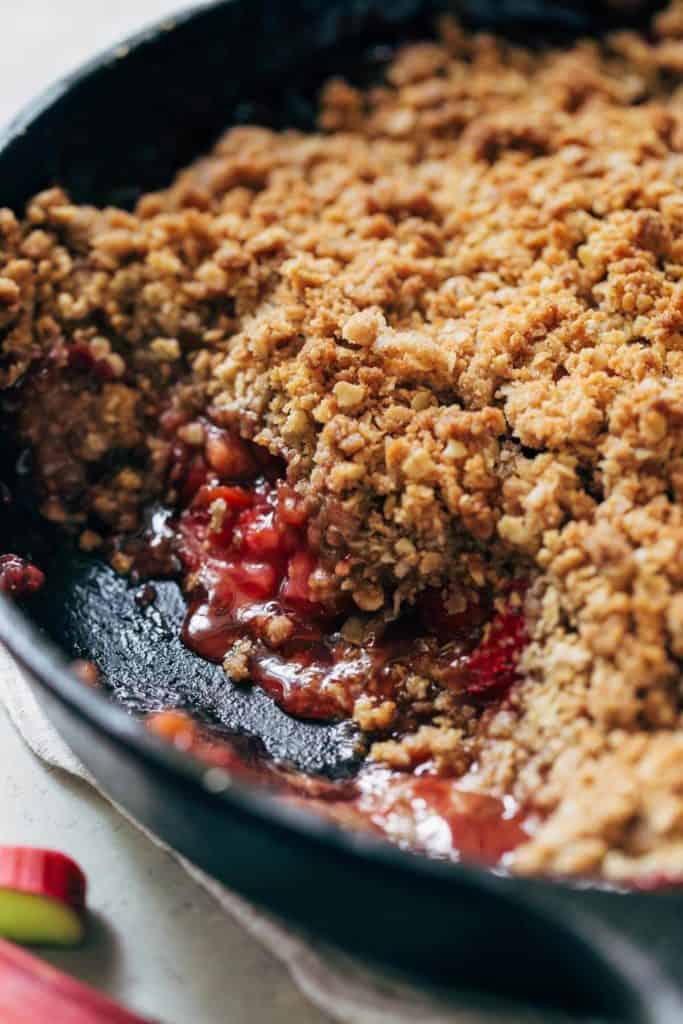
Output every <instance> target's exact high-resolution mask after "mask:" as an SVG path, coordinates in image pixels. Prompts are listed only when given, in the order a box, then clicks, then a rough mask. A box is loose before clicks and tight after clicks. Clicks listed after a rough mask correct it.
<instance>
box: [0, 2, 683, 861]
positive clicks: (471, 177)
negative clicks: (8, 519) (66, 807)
mask: <svg viewBox="0 0 683 1024" xmlns="http://www.w3.org/2000/svg"><path fill="white" fill-rule="evenodd" d="M682 74H683V4H680V3H675V4H673V5H672V7H671V8H670V9H669V10H667V11H666V12H664V13H663V14H662V15H660V16H659V17H658V18H657V19H656V20H655V22H654V26H653V33H652V35H651V36H650V37H647V38H646V37H640V36H637V35H635V34H633V33H626V32H621V33H617V34H615V35H613V36H611V37H609V38H608V39H607V40H605V41H604V43H597V42H594V41H582V42H579V43H577V44H575V45H571V46H568V47H567V48H565V49H562V50H554V51H547V50H546V51H543V52H533V53H532V52H530V51H527V50H524V49H521V48H517V47H514V46H512V45H509V44H507V43H505V42H502V41H500V40H497V39H495V38H493V37H491V36H488V35H467V34H465V33H463V32H462V31H461V30H460V29H459V28H458V26H457V25H455V23H454V22H452V21H446V22H445V23H444V24H443V25H442V32H441V41H440V42H439V43H423V44H419V45H413V46H410V47H407V48H405V49H404V50H402V51H400V52H399V53H398V54H397V55H396V57H395V59H394V60H393V61H392V63H391V65H390V66H389V68H388V70H387V73H386V79H385V81H384V82H383V83H382V84H380V85H378V86H376V87H374V88H371V89H369V90H368V91H367V92H365V93H362V92H360V91H359V90H357V89H355V88H354V87H353V86H351V85H349V84H348V83H346V82H343V81H338V80H335V81H332V82H330V83H329V84H328V85H327V87H326V88H325V90H324V92H323V95H322V100H321V112H320V130H319V132H317V133H310V134H302V133H299V132H293V131H286V132H280V133H277V132H272V131H269V130H266V129H264V128H257V127H241V128H235V129H232V130H231V131H229V132H228V133H227V134H226V135H225V136H224V137H223V138H222V139H221V141H220V142H219V143H218V145H217V146H216V148H215V150H214V151H213V152H212V153H211V154H210V155H209V156H207V157H205V158H203V159H201V160H199V161H198V162H197V163H195V164H194V165H193V166H191V167H190V168H189V169H187V170H185V171H183V172H182V173H181V174H180V175H179V176H178V178H177V179H176V181H175V182H174V183H173V185H172V186H171V187H170V188H169V189H167V190H166V191H163V192H159V193H155V194H152V195H147V196H145V197H144V198H143V199H142V200H141V201H140V202H139V204H138V207H137V210H136V211H135V213H126V212H123V211H121V210H116V209H105V210H97V209H94V208H92V207H79V206H74V205H72V204H71V203H70V201H69V199H68V197H67V196H66V195H65V194H64V193H63V192H62V191H60V190H59V189H51V190H50V191H48V192H44V193H42V194H41V195H39V196H37V197H36V198H35V199H34V200H33V201H32V202H31V203H30V204H29V206H28V208H27V211H26V216H25V219H24V220H23V221H22V222H18V221H17V220H16V218H15V217H14V215H13V214H12V213H11V212H9V211H7V210H5V211H0V331H1V332H2V334H1V335H0V336H2V337H3V338H4V341H3V361H2V363H1V364H0V367H1V368H0V375H1V376H0V383H1V384H2V385H4V386H5V387H7V386H10V385H13V384H15V383H16V382H17V381H19V380H20V379H21V378H22V375H23V374H25V372H26V371H27V369H28V368H29V367H30V366H31V365H32V364H34V363H35V361H36V359H38V358H39V359H42V360H43V361H44V363H45V365H46V367H47V369H46V371H45V373H44V374H43V376H42V377H37V378H36V379H35V380H34V379H32V378H29V383H28V385H27V386H26V389H25V391H24V397H25V401H24V407H23V412H22V417H21V430H22V433H23V435H24V436H25V437H26V438H27V439H28V440H29V441H30V442H32V444H33V446H34V448H35V451H36V453H37V464H38V469H39V475H40V478H41V481H42V488H43V493H44V512H45V514H46V515H47V516H48V517H49V518H52V519H55V520H57V521H62V522H67V523H73V524H77V525H79V528H80V529H83V530H84V532H83V533H82V536H81V546H82V547H84V548H85V549H90V548H94V547H96V546H98V545H99V543H100V532H101V531H103V530H105V528H109V529H110V530H111V529H115V530H130V529H133V528H134V527H135V526H136V525H137V524H138V522H139V512H140V509H141V507H142V506H143V505H144V503H145V502H146V501H148V500H149V499H150V498H151V497H153V496H156V495H158V494H159V493H160V492H161V490H162V487H163V483H162V481H163V480H164V478H165V471H166V467H167V465H168V463H169V459H170V458H171V452H170V442H169V441H168V440H165V439H164V437H163V435H162V434H161V433H160V432H159V431H158V430H157V419H158V416H159V413H160V407H161V405H160V396H161V395H164V396H165V397H164V404H165V405H169V404H170V405H171V406H172V408H175V409H178V410H182V411H183V413H184V414H185V415H186V423H185V425H184V426H183V428H182V430H183V431H184V433H183V434H182V435H181V437H182V440H183V441H184V442H185V443H186V444H187V445H189V446H197V447H198V448H202V446H205V447H206V448H207V453H208V455H207V457H208V458H209V461H211V458H212V456H211V453H210V451H209V447H210V444H211V443H212V442H211V439H210V438H207V437H206V436H205V429H204V426H203V425H202V424H201V423H200V422H199V420H198V419H195V418H194V417H195V416H196V415H198V414H199V413H201V412H203V411H205V410H206V409H207V408H208V409H210V411H211V416H212V418H213V420H214V422H216V423H218V424H221V425H224V426H230V427H232V428H237V429H238V430H239V432H240V433H241V434H242V436H243V437H245V438H248V439H250V440H253V441H255V442H256V443H257V444H259V445H262V446H265V447H266V448H267V449H268V450H269V451H270V452H271V453H273V454H275V455H278V456H281V457H283V458H284V460H285V461H286V464H287V473H288V478H289V482H290V484H292V485H294V486H295V487H296V489H297V490H298V492H299V493H300V495H302V496H303V497H304V498H305V499H306V502H307V506H308V509H309V512H310V515H311V524H312V525H311V535H312V539H313V541H314V543H315V545H316V547H318V548H319V549H320V552H321V555H322V557H323V565H324V570H323V571H320V572H319V573H318V574H317V576H316V580H315V586H316V589H317V596H318V598H319V599H320V600H322V601H325V600H327V599H330V598H331V597H333V596H334V595H336V594H337V593H338V592H339V591H342V592H344V593H347V594H350V595H351V596H352V598H353V600H354V601H355V604H356V606H357V607H358V609H360V611H361V612H363V613H367V614H369V615H384V616H385V617H386V616H390V615H393V614H395V613H397V612H398V610H399V609H400V608H401V607H402V606H406V605H409V604H410V603H411V602H412V601H413V600H414V598H415V596H416V595H417V594H418V593H419V592H420V591H422V590H424V589H425V588H426V587H434V586H437V587H444V586H447V587H448V589H449V594H450V600H451V602H455V604H456V605H457V602H458V601H460V602H461V603H462V604H463V605H464V602H465V599H466V596H467V594H470V593H473V592H476V591H478V590H480V589H481V588H482V587H484V586H485V585H487V584H491V585H493V586H494V588H495V585H496V583H497V581H498V580H500V579H501V578H506V577H508V576H509V574H510V572H511V571H512V570H513V569H514V570H515V571H517V572H518V573H519V572H522V573H523V574H524V575H526V577H527V578H528V579H529V580H530V581H531V584H532V585H531V586H530V589H529V591H528V595H527V598H526V615H527V620H528V623H529V628H530V630H531V633H532V642H531V643H530V645H529V647H528V648H527V650H526V653H525V655H524V657H523V662H522V665H521V668H522V677H523V678H522V681H521V682H520V683H519V685H518V686H517V687H516V689H515V691H514V692H513V694H512V696H511V698H510V700H509V701H508V702H507V703H506V704H505V705H504V706H503V707H501V708H500V709H499V710H497V711H495V712H492V713H491V714H490V715H488V716H487V717H486V720H485V726H486V727H485V728H482V727H481V723H479V725H477V721H476V720H475V718H474V717H473V712H472V710H471V709H467V708H465V709H463V708H462V707H459V708H455V707H452V706H450V704H449V698H448V694H447V692H445V691H441V692H440V691H439V689H438V687H436V689H435V687H434V681H433V680H431V681H430V680H421V679H420V678H419V677H417V676H415V677H411V678H409V679H407V680H406V681H405V685H404V687H403V691H402V699H403V700H404V701H405V703H406V704H408V705H413V706H417V705H421V708H420V714H419V715H418V716H417V718H418V719H419V718H420V716H422V719H423V720H422V722H421V723H420V724H419V725H418V726H416V728H415V729H413V730H411V731H410V732H409V733H408V734H407V735H405V736H400V735H398V736H389V737H388V738H386V739H384V740H382V741H381V742H377V743H376V744H375V745H374V748H373V756H374V757H375V758H377V759H383V760H386V761H387V762H388V763H390V764H392V765H395V766H397V767H409V766H410V765H412V764H414V763H415V762H416V761H419V760H424V758H425V757H431V758H433V759H435V760H436V761H437V762H438V763H439V764H440V765H442V766H443V768H444V770H448V771H450V772H452V773H454V774H461V773H463V772H469V776H468V785H470V786H471V787H477V786H478V787H479V788H481V789H482V790H483V791H486V792H491V793H510V794H512V795H514V796H515V797H516V798H517V799H518V800H519V801H520V802H521V803H523V804H527V803H530V804H533V805H534V806H535V807H537V808H538V809H539V810H540V811H541V812H542V815H543V821H542V824H541V825H540V827H539V829H538V831H537V832H536V834H535V835H534V837H533V838H532V839H531V840H530V841H529V842H528V843H527V844H525V845H524V846H522V847H521V848H520V849H519V850H518V851H517V853H516V854H515V857H514V867H515V868H516V869H517V870H519V871H524V872H533V871H538V870H541V869H543V870H550V871H558V872H568V873H573V872H583V871H588V872H602V873H603V874H604V875H605V876H607V877H609V878H613V879H621V878H624V877H633V876H634V875H649V874H653V873H654V874H658V873H662V874H667V873H672V874H676V875H680V874H681V872H683V720H682V718H681V658H683V81H682V80H681V75H682ZM84 360H85V363H86V364H87V367H88V372H92V368H93V366H94V367H95V371H96V372H97V373H99V375H100V382H99V384H98V385H97V386H94V387H91V388H89V389H84V387H83V386H82V377H81V376H79V374H81V373H82V369H83V364H84ZM65 395H66V396H67V397H68V399H69V400H68V401H65ZM112 456H115V458H114V459H112ZM214 457H215V458H220V453H219V452H214ZM212 515H215V516H217V517H218V516H220V515H221V509H220V507H219V506H218V505H216V507H215V508H212ZM117 558H118V560H119V565H118V566H117V568H119V569H121V570H122V571H125V570H126V565H125V564H123V563H124V562H125V559H126V556H125V555H123V554H122V553H120V552H119V554H118V556H117ZM355 621H356V626H357V627H358V628H356V632H358V629H361V630H362V625H360V626H359V625H358V623H359V622H361V623H362V619H361V620H358V619H357V620H355ZM287 628H288V627H287V623H286V622H279V621H276V622H275V623H274V624H273V629H274V630H275V633H276V634H277V635H276V636H274V641H273V642H274V643H277V642H278V637H280V636H284V634H285V633H286V632H287ZM347 628H348V630H349V632H350V633H353V632H354V619H353V617H351V618H350V619H349V623H348V624H347ZM246 653H247V652H245V650H244V649H243V648H242V647H240V644H239V642H238V644H236V645H235V648H234V649H233V651H232V652H231V654H230V656H229V658H228V661H229V662H230V665H231V666H232V668H231V671H233V673H234V675H236V676H240V677H243V676H244V673H245V664H246V661H245V658H246ZM397 713H398V711H397V705H396V703H395V702H394V701H393V700H391V701H386V700H385V701H381V700H375V699H373V698H371V697H368V696H364V697H362V698H360V700H359V701H358V702H357V704H356V709H355V718H356V720H357V721H358V722H359V724H360V725H361V726H362V727H363V728H365V729H368V730H376V729H380V730H385V731H389V732H390V730H391V726H392V724H393V723H394V721H395V718H396V715H397ZM425 719H426V720H425Z"/></svg>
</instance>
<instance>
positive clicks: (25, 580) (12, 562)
mask: <svg viewBox="0 0 683 1024" xmlns="http://www.w3.org/2000/svg"><path fill="white" fill-rule="evenodd" d="M44 583H45V574H44V573H43V572H41V570H40V569H38V568H37V566H35V565H32V564H31V563H30V562H27V561H26V559H25V558H21V557H20V556H19V555H10V554H8V555H0V590H2V591H4V593H5V594H12V595H13V596H14V597H21V596H23V595H24V594H34V593H35V592H36V591H37V590H40V588H41V587H42V585H43V584H44Z"/></svg>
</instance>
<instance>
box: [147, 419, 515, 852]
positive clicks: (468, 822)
mask: <svg viewBox="0 0 683 1024" xmlns="http://www.w3.org/2000/svg"><path fill="white" fill-rule="evenodd" d="M202 430H203V432H204V435H205V437H206V444H205V447H204V451H203V452H202V453H201V454H197V453H196V452H195V453H194V454H192V455H190V454H189V453H188V451H187V449H186V448H184V447H183V445H182V444H180V445H177V446H176V448H175V463H174V468H173V470H172V471H171V476H172V477H173V478H174V480H175V483H176V485H177V490H178V494H179V495H180V498H181V505H182V506H183V507H182V508H181V509H180V510H179V513H178V514H177V515H176V517H175V518H174V519H173V520H172V525H171V529H172V532H173V547H174V551H175V554H176V556H177V557H178V559H179V561H180V563H181V565H182V569H183V574H184V577H183V579H184V589H185V592H186V595H187V599H188V608H187V614H186V618H185V622H184V626H183V631H182V636H183V640H184V642H185V644H186V645H187V646H188V647H189V648H191V649H192V650H193V651H195V652H196V653H197V654H199V655H201V656H202V657H204V658H206V659H208V660H210V661H213V662H217V663H220V664H222V665H223V667H224V669H225V672H226V675H227V676H229V677H230V679H231V680H232V681H233V682H237V683H244V684H249V685H252V684H256V685H259V686H261V687H262V688H263V689H264V690H266V691H267V692H268V693H269V694H270V695H271V696H272V697H273V699H274V700H275V701H276V702H277V703H278V704H279V705H280V706H281V707H282V708H283V709H284V710H285V711H287V712H288V713H290V714H292V715H294V716H296V717H302V718H309V719H318V720H323V721H325V720H335V719H340V718H349V717H353V718H355V720H356V722H357V723H358V724H359V725H360V727H361V737H362V738H361V742H363V743H365V744H366V745H367V746H368V747H369V749H370V750H371V752H372V753H373V758H372V759H371V760H370V761H369V762H368V763H367V764H366V765H365V767H364V768H362V769H361V772H360V774H359V776H358V777H357V779H356V780H354V781H353V782H348V781H346V782H343V783H338V782H331V781H330V782H325V781H323V780H313V781H312V780H310V779H307V778H306V777H305V776H302V775H301V774H299V773H297V772H296V771H294V770H293V769H287V768H282V767H279V766H275V765H272V764H270V763H268V762H267V761H264V760H263V758H260V757H258V756H255V755H254V754H253V752H249V751H246V752H245V746H244V744H239V743H236V742H234V741H231V740H230V739H226V738H225V737H223V738H219V737H217V736H215V735H214V736H211V735H210V734H208V733H207V732H206V729H205V728H204V727H200V726H198V725H197V724H195V723H193V721H192V719H191V718H190V717H189V716H188V715H187V714H186V713H184V712H180V711H169V712H161V713H159V714H155V715H153V716H151V718H150V719H149V723H148V724H149V727H150V728H151V729H152V730H153V731H154V732H156V733H157V734H159V735H161V736H163V737H164V738H166V739H169V740H171V742H173V743H174V744H175V745H177V746H179V747H181V748H182V749H186V750H190V751H191V752H193V753H194V754H195V755H197V756H199V757H200V758H201V759H203V760H204V761H206V762H207V763H210V764H212V765H215V766H217V767H220V768H224V769H225V770H228V771H230V772H232V773H236V774H238V775H241V776H242V777H246V778H247V779H258V780H259V781H261V782H265V783H266V784H267V785H269V786H270V787H272V788H274V789H276V790H277V791H278V792H280V793H281V794H283V795H284V796H285V797H286V798H287V799H291V800H293V801H295V802H299V803H300V802H302V801H304V800H305V801H306V804H307V806H309V807H310V808H314V809H315V810H317V811H318V812H319V813H322V814H323V815H324V816H326V817H331V818H333V819H335V820H341V821H344V822H345V823H347V824H352V825H353V824H355V825H357V826H359V827H365V828H370V829H371V830H373V831H376V832H379V833H381V834H383V835H385V836H387V837H388V838H390V839H392V840H393V841H395V842H397V843H398V844H399V845H403V846H406V847H409V848H413V849H420V850H423V851H425V852H429V853H430V854H432V855H435V856H440V857H447V858H449V859H459V858H461V857H465V858H474V859H477V860H480V861H483V862H486V863H488V864H499V863H500V862H501V861H502V860H504V858H505V856H506V855H507V854H508V853H509V852H510V851H511V850H512V849H514V848H515V847H516V846H517V845H518V844H519V843H521V842H523V841H524V840H525V838H528V834H529V833H528V829H529V828H530V822H531V821H532V819H531V816H530V815H528V814H525V813H523V812H522V811H520V809H519V808H518V806H517V804H516V803H515V801H514V800H512V799H511V798H506V799H501V798H498V797H495V796H490V795H483V794H479V793H476V792H471V791H468V790H467V785H466V783H465V784H464V785H456V784H455V783H454V779H453V771H449V770H448V749H444V750H443V751H442V752H441V755H442V756H439V752H438V751H435V749H434V747H433V746H432V745H431V744H430V742H429V735H428V734H427V735H423V736H422V737H421V738H420V726H421V724H422V723H423V722H426V721H428V720H429V719H430V716H431V715H432V713H433V709H434V704H435V702H437V703H438V701H439V700H441V702H442V704H443V706H444V710H445V709H446V708H448V709H449V710H450V711H451V713H452V710H453V707H454V706H455V705H459V706H460V708H461V711H462V715H463V718H464V719H465V720H467V721H468V723H469V729H470V732H471V734H472V736H473V737H474V735H475V734H476V731H477V729H478V728H481V727H485V722H486V716H487V713H490V709H491V708H492V707H493V706H500V705H501V704H502V703H503V702H504V701H505V700H507V699H508V697H509V695H510V692H511V690H512V688H513V687H514V683H515V681H516V679H517V661H518V658H519V656H520V654H521V652H522V650H523V648H524V646H525V644H526V642H527V633H526V627H525V622H524V617H523V614H522V610H521V596H522V594H523V592H524V586H523V584H522V583H521V582H520V581H516V582H512V583H510V584H508V585H507V586H506V587H505V589H504V590H503V591H502V593H501V594H500V595H499V600H497V601H496V600H494V596H493V595H492V594H491V593H490V592H488V591H482V592H481V593H480V594H477V595H476V600H473V601H472V602H471V603H470V604H469V605H467V606H465V607H464V608H462V609H460V610H458V611H452V610H449V608H448V603H447V594H446V591H445V590H444V591H443V592H442V591H440V590H439V589H437V588H432V589H430V590H427V591H425V592H424V593H423V594H422V595H421V596H420V599H419V600H418V601H417V602H416V604H415V606H414V607H413V608H411V609H408V610H407V611H405V612H404V613H403V614H401V615H400V616H399V617H398V618H396V619H393V620H392V619H388V620H383V619H380V618H378V617H375V618H371V617H370V616H365V621H363V620H362V619H361V618H359V616H358V615H357V614H354V609H353V607H352V602H351V601H350V600H349V598H348V597H346V596H343V594H342V596H338V597H337V598H336V599H334V600H332V601H330V600H327V601H325V600H322V599H321V598H320V597H319V596H318V594H317V592H316V573H318V572H319V571H320V569H321V565H322V561H321V556H320V554H319V552H318V551H317V550H316V547H315V545H314V543H313V542H312V539H311V533H312V532H313V531H311V530H310V528H309V516H308V514H307V510H306V507H305V502H304V501H303V500H302V499H301V497H300V496H299V495H298V494H297V492H296V490H295V489H294V488H293V487H292V486H290V485H289V484H288V483H287V482H286V481H285V479H284V467H283V466H282V464H281V463H280V462H279V461H278V460H276V459H273V458H271V457H270V456H268V455H267V454H264V453H263V451H262V450H261V449H259V448H258V447H257V446H256V445H254V444H251V443H249V442H246V441H244V440H242V439H241V438H239V437H238V436H237V435H235V434H234V433H231V432H229V431H226V430H222V429H220V428H218V427H216V426H215V425H213V424H210V423H208V422H206V421H204V422H203V423H202ZM185 432H186V431H185ZM165 528H166V529H168V525H166V527H165ZM355 612H356V613H357V609H355ZM416 678H419V679H422V680H423V681H424V683H425V684H426V685H425V686H423V687H422V689H423V691H424V692H422V693H421V694H417V698H418V699H416V694H415V692H414V688H413V690H411V687H410V681H411V680H414V679H416ZM420 697H422V699H421V700H420V699H419V698H420ZM428 729H429V727H427V730H428ZM423 730H424V725H423ZM406 732H407V733H409V734H410V735H411V736H412V737H413V743H412V747H411V745H410V744H408V746H406V745H405V734H406ZM451 767H454V766H451ZM406 769H414V770H413V771H408V770H406Z"/></svg>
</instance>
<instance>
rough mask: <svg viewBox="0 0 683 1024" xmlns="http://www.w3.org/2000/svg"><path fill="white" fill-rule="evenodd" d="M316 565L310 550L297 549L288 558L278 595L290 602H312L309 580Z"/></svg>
mask: <svg viewBox="0 0 683 1024" xmlns="http://www.w3.org/2000/svg"><path fill="white" fill-rule="evenodd" d="M315 567H316V559H315V558H314V556H313V555H312V554H311V553H310V551H306V550H301V551H297V552H296V553H295V554H293V555H292V557H291V558H290V559H289V564H288V566H287V576H286V578H285V579H284V580H283V581H282V586H281V588H280V596H281V597H282V598H283V600H285V601H291V602H292V604H312V603H313V602H312V600H311V590H310V586H309V580H310V578H311V573H312V572H313V570H314V569H315Z"/></svg>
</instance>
